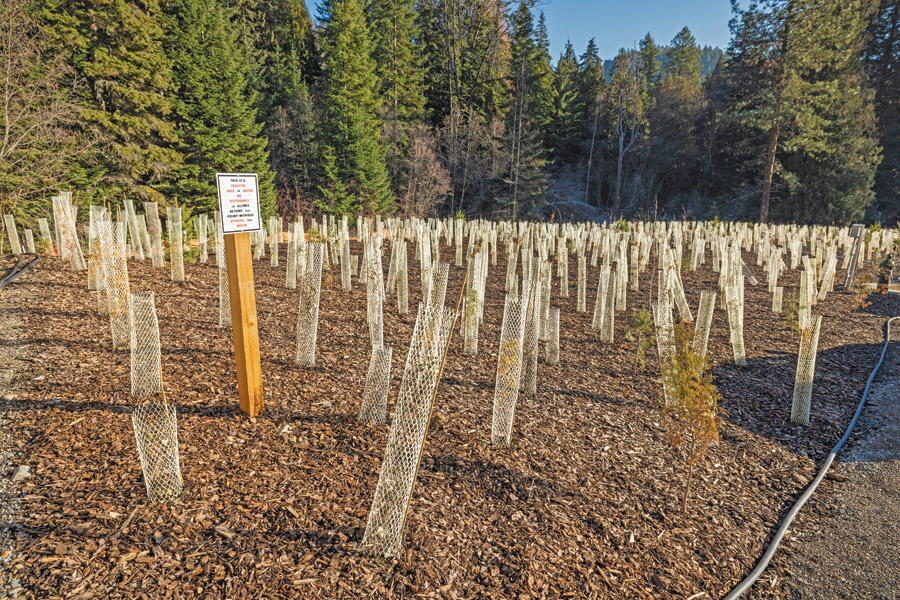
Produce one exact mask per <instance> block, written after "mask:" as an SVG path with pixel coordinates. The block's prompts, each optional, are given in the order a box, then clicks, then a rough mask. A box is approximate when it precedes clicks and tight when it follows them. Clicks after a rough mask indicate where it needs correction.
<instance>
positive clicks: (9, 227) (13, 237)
mask: <svg viewBox="0 0 900 600" xmlns="http://www.w3.org/2000/svg"><path fill="white" fill-rule="evenodd" d="M3 224H4V225H6V236H7V238H8V239H9V245H10V248H12V253H13V254H15V255H16V256H18V255H19V254H22V244H21V243H20V242H19V233H18V231H16V221H15V219H13V216H12V215H10V214H5V215H3Z"/></svg>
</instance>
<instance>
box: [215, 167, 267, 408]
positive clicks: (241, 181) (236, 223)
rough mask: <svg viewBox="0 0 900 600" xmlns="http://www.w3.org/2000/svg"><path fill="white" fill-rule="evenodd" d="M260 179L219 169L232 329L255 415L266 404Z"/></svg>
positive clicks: (243, 402) (245, 395)
mask: <svg viewBox="0 0 900 600" xmlns="http://www.w3.org/2000/svg"><path fill="white" fill-rule="evenodd" d="M258 183H259V180H258V178H257V176H256V174H255V173H216V187H217V188H218V192H219V211H220V213H221V215H222V233H223V235H224V238H225V266H226V269H227V271H228V297H229V299H230V300H231V330H232V332H233V337H234V358H235V362H236V364H237V381H238V395H239V396H240V406H241V410H242V411H244V412H245V413H247V414H248V415H249V416H251V417H255V416H256V415H258V414H259V413H260V411H261V410H262V408H263V389H262V370H261V369H260V366H259V330H258V327H257V320H256V292H255V289H254V287H253V260H252V259H253V257H252V255H251V254H250V232H251V231H259V230H260V227H261V221H262V218H261V215H260V210H259V188H258Z"/></svg>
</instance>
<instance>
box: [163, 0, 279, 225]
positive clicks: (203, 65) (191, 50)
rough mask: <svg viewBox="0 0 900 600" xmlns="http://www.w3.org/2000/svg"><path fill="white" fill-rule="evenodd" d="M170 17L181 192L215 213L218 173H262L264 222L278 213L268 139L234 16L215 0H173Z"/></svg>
mask: <svg viewBox="0 0 900 600" xmlns="http://www.w3.org/2000/svg"><path fill="white" fill-rule="evenodd" d="M165 15H166V19H165V21H166V29H167V36H166V47H167V48H168V49H169V54H170V56H171V59H172V65H173V72H174V75H175V80H176V81H177V82H178V88H177V89H176V90H175V108H176V114H177V115H178V119H179V125H180V127H181V131H182V152H183V153H184V157H185V160H184V165H183V167H182V168H181V169H180V170H179V173H178V175H179V177H178V179H177V181H176V182H175V183H174V184H173V187H174V189H175V191H177V193H178V195H179V196H180V197H181V198H182V199H184V200H185V203H186V204H188V205H189V206H192V207H195V208H197V209H199V210H203V211H209V210H214V209H215V208H216V207H217V206H218V201H217V193H216V185H215V173H216V172H217V171H219V172H236V173H257V174H258V175H259V196H260V208H261V209H262V212H263V217H268V216H270V215H272V214H274V212H275V193H274V188H273V185H272V179H273V176H272V172H271V170H270V169H269V163H268V157H269V156H268V151H267V149H266V140H265V138H263V137H262V136H261V135H260V132H261V130H262V125H261V124H259V123H257V122H256V108H255V101H256V96H255V93H254V92H253V91H252V89H250V86H249V81H250V73H249V71H248V68H247V65H246V62H245V60H244V59H245V55H244V53H243V49H242V48H241V45H240V42H239V41H238V36H237V35H236V32H235V31H234V29H233V27H232V24H231V21H230V20H229V18H228V11H227V10H226V8H225V7H224V6H223V5H221V4H220V3H219V2H217V1H216V0H169V1H167V2H166V4H165Z"/></svg>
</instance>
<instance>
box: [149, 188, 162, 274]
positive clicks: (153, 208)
mask: <svg viewBox="0 0 900 600" xmlns="http://www.w3.org/2000/svg"><path fill="white" fill-rule="evenodd" d="M144 213H145V214H146V215H147V229H148V230H149V233H150V259H151V261H152V264H153V266H154V267H156V268H157V269H161V268H162V267H164V266H165V265H166V262H165V254H164V252H165V251H164V249H163V243H162V223H161V222H160V220H159V205H158V204H157V203H156V202H144Z"/></svg>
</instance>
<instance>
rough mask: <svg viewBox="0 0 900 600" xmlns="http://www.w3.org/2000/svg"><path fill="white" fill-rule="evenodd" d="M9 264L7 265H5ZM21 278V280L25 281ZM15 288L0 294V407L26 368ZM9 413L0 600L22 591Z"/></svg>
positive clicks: (1, 498) (5, 419)
mask: <svg viewBox="0 0 900 600" xmlns="http://www.w3.org/2000/svg"><path fill="white" fill-rule="evenodd" d="M7 263H9V264H7ZM11 266H12V263H11V262H9V261H3V264H0V272H2V273H5V272H6V271H8V270H9V267H11ZM27 277H28V275H23V277H22V279H23V280H24V279H27ZM20 289H21V288H19V286H18V285H17V284H16V283H13V284H11V285H9V286H7V287H6V288H5V289H4V290H3V291H0V397H2V398H3V400H4V401H5V402H4V406H6V405H8V403H9V402H13V401H15V399H16V394H14V393H13V392H12V391H11V387H12V386H11V380H12V379H13V378H14V377H15V374H16V372H17V371H18V370H20V369H22V368H25V367H26V366H27V365H26V364H25V363H23V362H22V356H23V354H24V345H23V344H22V342H23V340H24V339H25V335H24V334H23V332H22V331H20V329H19V327H20V325H21V322H20V320H19V318H18V312H17V311H13V310H9V309H10V307H12V306H14V305H15V304H16V303H17V302H19V300H20V299H19V296H20V294H19V290H20ZM10 418H11V411H8V410H5V409H2V408H0V598H25V597H26V596H27V594H26V593H25V588H24V587H23V586H22V582H21V581H20V578H19V575H18V574H17V572H16V570H15V569H14V568H13V558H14V557H13V551H12V548H13V539H14V536H15V532H16V528H17V522H18V515H19V511H20V502H19V497H20V495H21V494H20V489H19V486H20V484H19V483H18V482H14V481H13V476H14V474H15V473H16V472H18V473H19V477H23V476H24V474H25V473H26V472H28V469H27V468H20V467H27V465H19V464H18V463H17V461H16V457H17V451H16V450H17V446H16V444H15V440H14V438H13V437H12V433H11V432H12V431H13V428H12V427H11V426H10Z"/></svg>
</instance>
